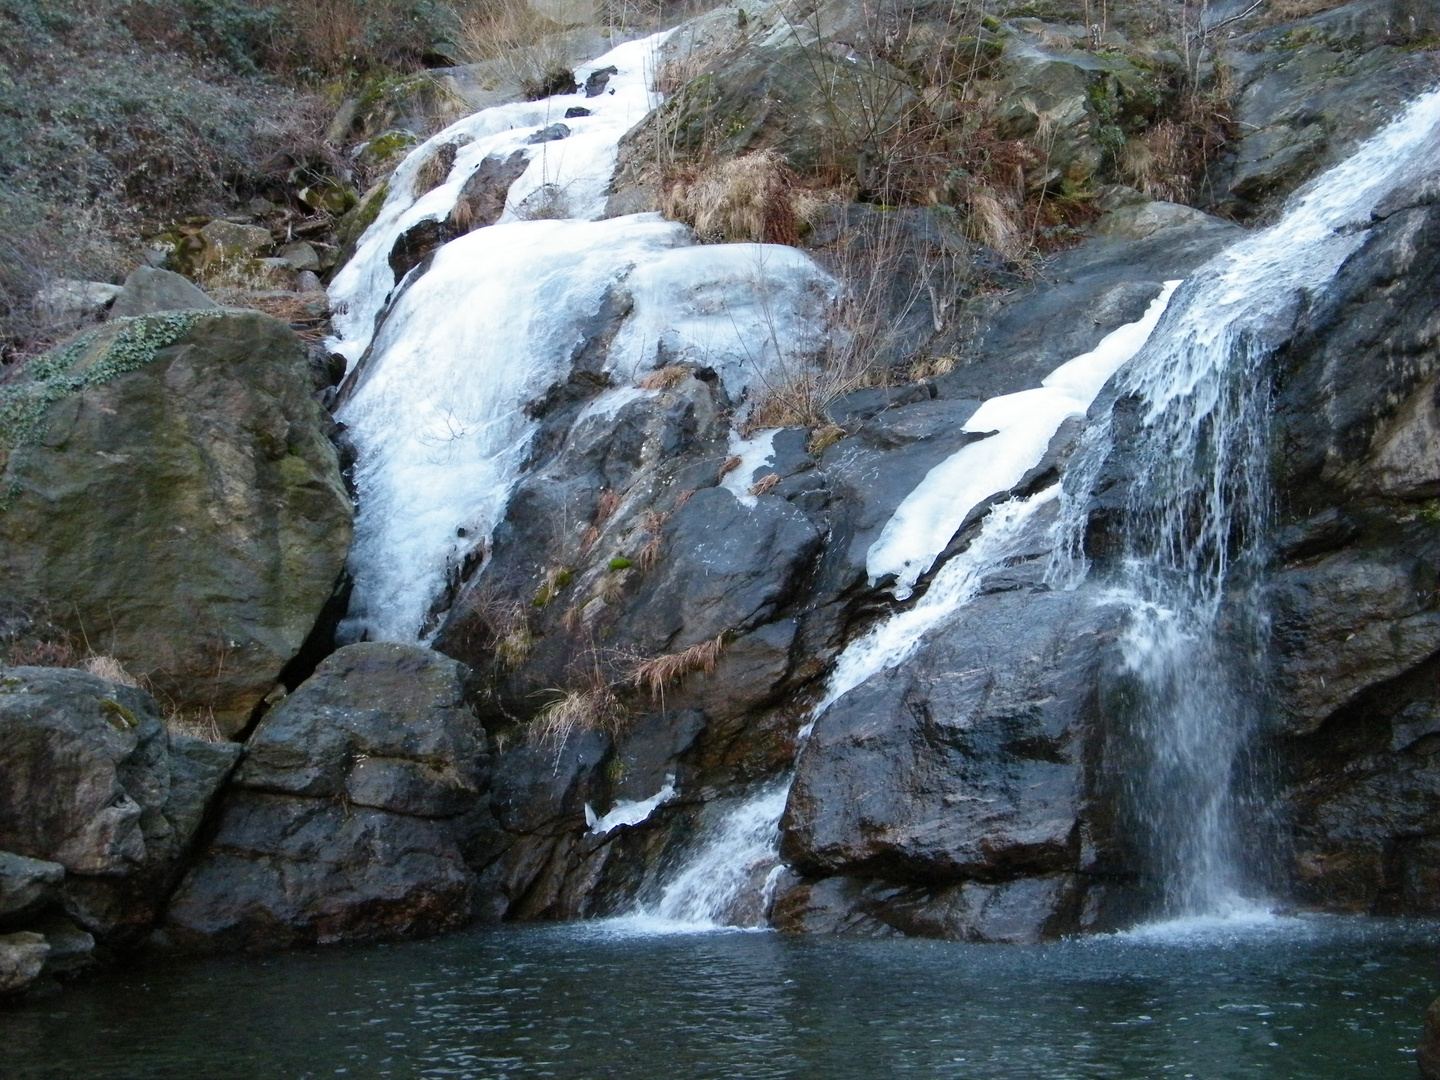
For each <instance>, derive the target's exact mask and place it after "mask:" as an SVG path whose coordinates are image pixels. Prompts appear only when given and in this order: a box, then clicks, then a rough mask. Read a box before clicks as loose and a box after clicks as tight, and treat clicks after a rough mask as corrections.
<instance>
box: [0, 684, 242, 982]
mask: <svg viewBox="0 0 1440 1080" xmlns="http://www.w3.org/2000/svg"><path fill="white" fill-rule="evenodd" d="M239 754H240V747H239V746H237V745H235V744H232V743H207V742H202V741H201V740H199V739H192V738H189V737H187V736H183V735H176V734H171V733H167V732H166V730H165V728H164V725H163V724H162V723H161V722H160V718H159V708H158V706H157V705H156V703H155V701H154V699H153V698H151V697H150V695H148V694H146V693H144V692H143V691H140V690H136V689H134V688H133V687H130V686H124V685H121V684H119V683H112V682H110V681H108V680H105V679H101V678H98V677H96V676H94V675H90V674H87V673H85V672H82V671H71V670H66V669H57V668H25V667H20V668H0V760H3V761H4V762H5V768H4V770H3V771H0V929H4V928H14V927H25V928H26V929H27V932H28V931H30V930H39V931H42V932H43V935H44V936H42V935H41V934H32V936H34V937H37V938H39V943H40V945H42V946H44V948H42V949H41V950H40V951H39V952H36V950H35V949H33V948H31V947H30V946H24V947H22V945H24V943H23V942H22V943H21V944H20V945H17V944H15V942H14V941H12V942H11V945H10V946H7V948H9V949H10V952H12V953H14V956H13V957H11V960H12V961H13V964H14V965H19V966H18V967H15V970H16V971H22V970H29V967H28V966H27V965H28V963H29V961H25V962H23V963H22V960H24V958H25V957H31V958H34V957H36V956H38V957H39V959H40V960H41V961H43V960H44V959H45V956H46V955H51V957H52V960H56V961H58V959H59V958H60V955H61V954H62V953H63V954H64V955H65V956H66V957H67V958H68V959H69V962H70V963H71V964H72V965H73V963H74V959H75V956H76V953H77V951H79V952H80V953H85V952H88V948H81V947H80V946H82V945H83V939H85V938H88V937H89V936H90V935H93V936H94V938H98V939H100V940H102V941H104V942H105V943H107V944H110V945H113V946H120V947H126V946H130V945H134V944H135V943H136V942H137V941H138V940H139V938H140V937H141V936H142V935H143V934H144V932H145V931H146V930H147V929H148V928H149V926H150V924H151V923H152V922H153V921H154V919H155V917H156V915H157V914H158V912H159V909H160V906H161V904H162V903H163V901H164V899H165V897H166V896H167V895H168V893H169V891H170V890H171V889H172V888H173V887H174V885H175V882H176V880H177V878H178V876H179V873H180V871H181V863H180V860H181V858H182V856H184V854H185V853H186V852H187V850H188V848H189V846H190V843H191V840H192V839H193V838H194V836H195V833H196V831H197V830H198V829H199V827H200V824H201V821H202V819H203V817H204V815H205V812H206V809H207V807H208V806H209V803H210V801H211V800H212V799H213V797H214V796H215V794H216V792H217V791H218V790H219V789H220V786H221V784H222V783H223V782H224V780H225V777H226V776H227V775H228V773H229V772H230V770H231V768H232V767H233V766H234V764H235V762H236V760H237V758H238V757H239ZM57 908H63V910H64V912H65V913H66V915H68V916H69V917H70V918H71V919H73V920H74V921H75V922H77V923H79V924H80V927H83V930H80V929H77V928H76V927H75V926H73V925H71V924H69V923H67V922H66V921H65V920H63V919H58V918H57V915H58V912H57V911H56V909H57ZM86 932H88V934H87V933H86ZM23 936H24V935H12V938H15V937H23ZM50 938H54V940H53V941H51V942H50V945H48V946H46V945H45V944H44V943H45V942H46V940H47V939H50ZM0 940H3V939H0ZM57 943H58V944H57ZM31 944H34V943H31ZM93 944H94V941H93V940H91V941H90V947H93ZM61 946H63V948H62V947H61ZM16 950H18V951H16ZM17 957H18V958H19V959H16V958H17ZM8 963H10V961H0V966H4V965H5V964H8ZM12 966H13V965H12ZM51 966H52V968H53V964H52V965H51ZM38 970H39V969H36V971H35V972H32V977H33V975H34V974H38ZM14 977H15V978H18V977H19V976H18V975H17V976H14ZM0 981H3V979H0ZM11 988H12V989H14V988H16V987H14V986H12V987H11Z"/></svg>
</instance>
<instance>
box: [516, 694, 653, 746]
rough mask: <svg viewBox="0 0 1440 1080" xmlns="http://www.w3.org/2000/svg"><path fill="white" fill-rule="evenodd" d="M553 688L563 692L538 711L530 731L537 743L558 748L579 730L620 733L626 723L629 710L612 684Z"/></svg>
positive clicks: (533, 740)
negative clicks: (573, 688) (612, 688)
mask: <svg viewBox="0 0 1440 1080" xmlns="http://www.w3.org/2000/svg"><path fill="white" fill-rule="evenodd" d="M552 692H553V693H556V694H559V695H560V696H559V697H558V698H556V699H555V700H554V701H552V702H551V703H550V704H548V705H546V706H545V707H544V708H543V709H541V710H540V712H539V713H537V714H536V716H535V719H534V720H532V721H531V722H530V726H529V728H528V729H527V732H526V734H527V736H528V737H529V739H530V741H531V742H533V743H535V744H536V745H540V746H545V745H550V746H554V747H555V748H556V749H557V750H558V749H559V748H560V747H563V746H564V745H565V743H566V742H567V741H568V740H569V739H570V736H571V735H574V734H576V733H577V732H583V731H603V732H605V733H606V734H608V735H616V734H619V732H620V731H622V730H623V729H624V727H625V721H626V720H627V719H628V716H629V714H628V712H627V710H626V708H625V706H624V705H623V704H621V702H620V699H619V698H617V697H616V696H615V692H614V691H613V690H611V689H610V687H608V686H603V685H602V686H592V687H589V688H588V689H584V690H560V689H556V690H554V691H552Z"/></svg>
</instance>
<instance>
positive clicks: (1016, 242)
mask: <svg viewBox="0 0 1440 1080" xmlns="http://www.w3.org/2000/svg"><path fill="white" fill-rule="evenodd" d="M970 229H971V232H972V234H973V239H975V240H977V241H979V242H980V243H982V244H986V245H988V246H989V247H991V248H993V249H995V250H996V251H998V252H999V253H1000V254H1001V255H1003V256H1005V258H1007V259H1019V258H1021V257H1023V255H1024V253H1025V248H1026V244H1025V242H1024V240H1023V239H1022V235H1021V230H1020V226H1019V225H1018V224H1017V223H1016V220H1015V212H1014V209H1013V208H1012V207H1011V206H1010V205H1007V201H1006V200H1004V199H1002V198H1001V197H1000V196H998V195H996V194H995V192H994V191H993V190H991V189H990V188H986V187H981V188H977V189H976V190H975V191H973V192H971V194H970Z"/></svg>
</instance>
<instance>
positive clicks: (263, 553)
mask: <svg viewBox="0 0 1440 1080" xmlns="http://www.w3.org/2000/svg"><path fill="white" fill-rule="evenodd" d="M56 362H57V363H59V365H60V368H61V369H63V370H60V371H59V372H50V373H48V379H49V380H50V381H46V379H38V380H34V381H31V382H28V383H27V382H24V381H21V382H20V383H19V384H12V385H14V389H13V390H12V391H11V392H12V393H18V394H19V395H25V396H27V400H29V401H30V402H32V403H33V406H31V407H30V408H29V410H28V411H27V412H24V413H23V415H22V417H21V422H17V423H15V424H14V425H13V426H7V427H5V428H3V429H0V455H3V457H0V462H3V469H4V475H3V480H0V483H3V485H4V489H5V490H6V491H8V495H7V496H6V499H5V503H4V508H3V509H0V573H3V575H4V578H5V580H6V582H7V586H8V589H9V590H10V591H11V594H12V595H13V596H14V597H15V598H16V599H17V600H19V601H22V602H33V603H36V604H39V605H42V606H45V605H48V607H49V608H50V610H53V611H55V612H57V613H58V614H57V617H62V615H63V619H64V621H65V623H66V625H67V628H68V629H70V630H71V631H72V632H73V633H74V634H75V636H76V637H77V639H83V638H84V637H86V636H88V637H90V638H91V639H92V640H99V635H103V637H104V640H105V641H106V642H107V646H106V647H107V649H108V651H109V652H110V653H112V654H113V655H114V656H115V657H117V658H118V659H119V660H120V661H121V662H122V663H123V664H124V666H125V667H126V669H127V670H129V671H130V672H131V673H133V674H134V675H136V676H137V677H139V676H144V677H145V678H147V679H148V680H150V683H151V685H153V686H155V687H156V689H157V690H158V691H160V692H161V693H164V694H166V695H168V696H169V697H170V698H171V699H172V700H173V701H174V702H175V704H176V705H177V706H179V707H181V708H185V709H198V710H213V712H214V715H215V717H216V721H217V723H218V724H219V725H220V727H221V729H222V731H225V732H235V731H238V730H239V729H240V728H242V727H243V726H244V725H245V724H246V723H248V722H249V720H250V716H251V713H252V712H253V710H254V709H255V707H256V705H258V704H259V702H260V700H261V699H262V698H263V697H264V696H265V695H266V694H267V693H269V692H270V690H271V688H272V687H273V686H274V685H275V682H276V680H277V678H278V677H279V676H280V673H281V671H282V669H284V667H285V665H286V664H287V663H288V662H289V660H290V659H291V657H293V656H294V655H295V653H296V652H297V651H298V650H299V649H300V646H301V645H302V643H303V642H304V641H305V639H306V637H307V635H308V634H309V633H310V630H311V628H312V626H313V625H314V622H315V619H316V616H317V615H318V614H319V612H320V610H321V607H322V606H323V605H324V603H325V601H326V600H327V598H328V597H329V595H330V592H331V590H332V588H333V586H334V584H335V581H336V578H337V576H338V575H339V573H340V570H341V568H342V566H343V564H344V558H345V553H346V550H347V548H348V545H349V539H350V516H351V507H350V499H349V496H348V495H347V494H346V492H345V488H344V484H343V482H342V481H341V478H340V472H339V466H338V462H337V460H336V456H335V450H334V447H333V446H332V445H331V443H330V441H329V439H328V437H327V432H328V429H329V424H328V421H327V419H326V417H325V415H324V413H323V412H322V411H321V409H320V407H319V406H318V405H317V404H316V403H315V401H314V400H313V398H312V396H311V393H312V390H311V377H310V371H309V364H308V359H307V354H306V350H305V347H304V343H303V342H301V341H300V340H299V338H297V337H296V336H295V335H294V334H293V333H292V332H291V331H290V330H289V329H288V328H287V327H286V326H285V325H284V324H283V323H280V322H278V321H277V320H275V319H272V318H270V317H268V316H265V315H261V314H259V313H253V312H252V313H240V312H225V313H217V314H203V313H197V314H172V315H159V316H147V317H145V318H144V319H141V320H135V321H127V322H121V323H113V322H112V323H110V324H107V325H106V326H105V327H102V328H101V329H100V330H98V331H97V332H96V333H95V335H94V336H93V337H92V338H89V339H85V340H82V341H80V342H77V343H76V344H74V345H72V346H71V347H69V348H68V349H67V350H66V351H65V352H63V353H61V354H60V357H59V359H58V360H57V361H56Z"/></svg>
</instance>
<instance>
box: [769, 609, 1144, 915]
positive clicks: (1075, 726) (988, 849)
mask: <svg viewBox="0 0 1440 1080" xmlns="http://www.w3.org/2000/svg"><path fill="white" fill-rule="evenodd" d="M1121 623H1122V620H1121V619H1120V618H1119V617H1118V613H1117V612H1116V611H1115V610H1114V609H1109V608H1106V607H1105V606H1103V605H1100V604H1097V603H1096V601H1095V598H1094V597H1093V596H1092V594H1091V593H1089V592H1084V591H1082V592H1076V593H1064V592H1038V593H1035V592H1028V591H1017V592H1003V593H995V594H992V595H987V596H982V597H980V598H979V599H977V600H976V601H975V602H973V603H972V604H971V605H969V606H967V607H964V608H961V609H960V610H959V611H958V612H957V613H956V615H955V616H954V617H953V618H952V619H951V620H949V621H948V622H947V623H946V624H945V626H944V627H943V630H941V631H939V632H938V633H936V634H935V636H934V637H933V638H932V639H931V640H930V641H929V642H928V643H926V644H925V645H923V646H922V647H921V649H920V651H919V652H918V654H917V655H916V656H915V657H914V658H912V659H910V660H907V661H905V662H903V663H901V664H900V665H898V666H896V667H894V668H891V669H890V670H888V671H885V672H882V673H879V674H877V675H876V676H874V677H872V678H871V679H870V680H868V681H867V682H865V683H864V684H862V685H861V686H859V687H857V688H856V689H854V690H852V691H851V692H850V693H849V694H847V695H845V696H844V697H842V698H841V699H840V700H839V701H837V702H836V703H835V704H833V705H832V706H830V708H829V709H827V710H826V711H825V713H824V714H823V715H822V716H821V717H820V718H819V720H818V721H817V722H816V725H815V730H814V733H813V734H812V735H811V737H810V741H809V742H808V743H807V744H806V745H805V747H804V749H803V750H802V752H801V754H800V759H799V762H798V764H797V767H796V775H795V784H794V787H793V788H792V789H791V793H790V800H789V805H788V807H787V809H786V816H785V821H784V840H783V844H782V848H781V853H782V855H783V856H784V857H785V859H786V861H787V862H789V863H790V864H791V865H792V866H794V867H795V869H796V870H797V871H798V872H799V873H801V874H802V875H804V877H805V878H806V879H807V880H806V881H804V882H802V883H801V884H800V886H799V891H798V892H797V894H796V895H795V896H791V897H789V898H788V899H786V900H785V901H784V902H783V903H782V904H781V908H780V910H781V911H782V913H787V914H785V916H784V918H782V923H784V924H786V925H791V926H794V927H795V928H805V927H806V926H807V925H811V924H813V923H814V922H815V920H816V918H817V916H816V914H815V912H816V910H817V909H826V910H831V911H832V912H833V910H834V909H835V908H836V906H837V905H841V902H842V901H845V904H844V905H841V906H842V908H843V909H844V910H852V909H858V910H859V911H861V912H863V913H864V914H866V915H867V917H868V918H869V919H878V920H879V921H880V922H882V923H884V924H886V925H890V926H892V927H896V928H900V929H903V930H905V932H919V933H925V934H929V935H938V936H950V937H961V938H972V939H985V940H998V939H1004V940H1034V939H1038V938H1040V937H1042V936H1050V935H1053V934H1056V933H1060V932H1063V931H1067V930H1074V929H1076V928H1078V927H1077V922H1076V916H1075V914H1074V913H1073V912H1072V908H1074V907H1075V897H1076V895H1077V887H1076V885H1075V883H1074V881H1073V880H1072V879H1071V878H1070V877H1068V876H1067V875H1073V874H1075V873H1076V872H1079V871H1082V870H1083V871H1085V872H1087V873H1092V874H1103V873H1110V872H1113V871H1114V870H1115V869H1116V868H1115V867H1113V866H1112V867H1102V866H1100V865H1099V863H1098V861H1097V860H1098V858H1099V855H1098V854H1097V853H1098V852H1100V851H1102V850H1103V849H1108V848H1109V847H1110V846H1111V845H1110V844H1109V843H1108V838H1106V837H1104V836H1102V835H1101V834H1102V833H1103V832H1104V831H1105V829H1106V828H1108V824H1107V823H1108V821H1109V820H1110V818H1111V814H1110V811H1108V810H1106V809H1105V808H1104V807H1096V806H1094V805H1092V799H1091V796H1092V794H1093V789H1095V788H1097V787H1098V786H1099V785H1097V784H1096V783H1095V782H1094V778H1093V777H1092V776H1091V775H1089V773H1090V771H1091V769H1092V767H1093V765H1094V760H1093V759H1094V758H1095V757H1096V755H1097V754H1098V753H1099V748H1100V744H1101V734H1102V729H1101V727H1100V726H1099V724H1098V723H1097V721H1099V720H1100V714H1099V709H1098V695H1099V686H1100V684H1101V681H1102V677H1103V675H1104V673H1105V671H1106V670H1108V669H1109V668H1113V667H1114V666H1115V664H1116V662H1117V657H1116V655H1115V653H1114V650H1113V648H1112V647H1113V644H1114V641H1115V639H1116V637H1117V636H1118V634H1119V631H1120V628H1121ZM1001 657H1004V658H1006V659H1005V662H1004V663H998V662H997V660H998V659H999V658H1001ZM1107 665H1108V667H1107ZM837 877H839V878H845V879H858V880H857V881H852V883H851V884H850V885H827V886H825V887H824V888H823V889H821V890H820V892H819V893H818V894H817V893H816V892H815V886H816V882H817V880H822V879H830V878H837ZM867 881H868V882H870V884H868V885H867V884H866V882H867ZM1021 882H1030V883H1031V884H1026V885H1023V886H1022V885H1020V884H1019V883H1021ZM885 883H889V885H888V886H886V885H885ZM1003 883H1008V884H1007V890H1008V891H1007V890H1002V891H1004V892H1005V896H1006V897H1008V899H1004V900H1000V899H997V897H998V895H999V894H996V895H995V896H992V895H991V894H992V893H993V892H994V888H993V887H994V886H997V885H1000V884H1003ZM901 886H908V887H909V888H903V889H902V888H901ZM877 889H878V892H877ZM1017 889H1018V890H1019V891H1018V892H1017V891H1016V890H1017ZM1022 897H1023V898H1025V902H1024V903H1023V904H1022V903H1021V898H1022ZM847 898H848V900H847ZM995 904H998V905H1000V906H999V907H996V908H994V910H995V911H996V912H998V911H999V910H1000V908H1004V909H1005V910H1006V911H1008V912H1009V914H1008V915H1007V916H1006V920H1005V925H1006V927H1008V929H1004V930H1003V931H1002V930H1001V929H999V928H998V924H997V927H996V928H992V930H988V931H987V930H985V929H983V927H984V925H986V919H985V918H982V915H983V913H984V912H985V911H986V910H990V909H991V906H992V905H995ZM852 914H853V911H852ZM822 921H823V922H825V923H826V925H839V924H837V919H836V916H834V915H833V914H832V915H831V916H827V918H826V919H825V920H822Z"/></svg>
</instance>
